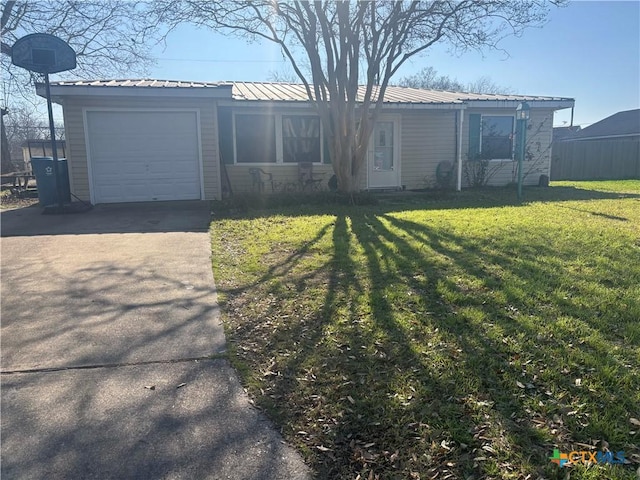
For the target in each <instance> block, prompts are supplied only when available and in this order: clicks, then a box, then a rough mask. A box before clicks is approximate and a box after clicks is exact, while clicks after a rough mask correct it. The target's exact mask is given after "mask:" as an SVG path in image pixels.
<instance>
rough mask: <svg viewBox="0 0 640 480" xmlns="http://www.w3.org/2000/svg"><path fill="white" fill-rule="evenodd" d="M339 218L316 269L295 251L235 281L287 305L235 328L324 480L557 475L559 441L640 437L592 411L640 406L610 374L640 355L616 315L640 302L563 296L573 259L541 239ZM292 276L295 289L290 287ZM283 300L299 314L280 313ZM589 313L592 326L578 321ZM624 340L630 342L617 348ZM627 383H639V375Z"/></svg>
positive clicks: (260, 381) (389, 219) (262, 387)
mask: <svg viewBox="0 0 640 480" xmlns="http://www.w3.org/2000/svg"><path fill="white" fill-rule="evenodd" d="M332 227H333V228H332V229H331V228H328V226H327V225H324V226H323V227H322V228H320V229H319V231H318V234H317V235H316V236H315V237H314V239H313V240H312V242H311V243H317V242H319V241H320V240H321V239H322V238H323V237H325V236H326V235H331V239H332V242H331V245H332V251H331V252H330V255H329V257H330V259H329V261H328V262H326V263H324V264H323V265H322V266H321V267H320V268H316V269H315V270H313V271H311V272H310V271H305V268H304V264H303V263H300V258H301V257H300V256H299V255H298V256H296V255H292V256H289V257H288V258H285V259H284V260H283V261H281V262H280V263H279V264H278V266H277V268H274V267H271V268H270V269H269V273H268V275H267V276H265V277H263V278H262V279H261V280H260V281H258V282H256V283H252V284H251V285H245V286H241V287H240V288H237V289H235V290H234V293H235V294H238V293H241V292H242V290H243V289H244V288H246V289H250V288H251V289H254V288H258V289H260V292H261V294H266V295H267V296H272V297H273V298H274V299H275V300H274V301H272V302H270V303H268V304H266V305H265V304H264V303H261V304H259V305H257V307H256V310H255V312H256V313H258V312H259V314H258V315H257V316H256V317H255V318H253V319H252V320H249V321H246V322H244V323H242V329H241V330H239V331H237V332H236V333H233V334H232V335H231V336H232V338H233V339H234V341H235V342H237V343H238V345H241V344H242V342H243V341H244V340H246V339H251V340H250V342H252V343H253V345H250V347H251V348H254V349H255V350H254V352H253V353H251V354H249V355H247V356H245V360H246V361H248V362H249V363H253V365H251V366H252V367H254V371H255V369H256V368H255V367H256V366H257V367H258V369H259V372H258V374H257V375H256V376H254V379H253V381H254V384H253V387H254V390H253V391H254V393H257V396H258V403H259V404H260V405H261V406H263V407H265V408H266V409H267V410H268V411H269V412H270V413H271V415H272V416H274V417H275V418H276V420H277V421H278V423H279V424H281V425H283V428H284V429H285V434H287V435H288V436H289V438H291V439H293V440H294V442H296V443H297V445H298V446H299V447H301V448H302V449H303V450H305V451H306V453H307V458H309V459H312V463H313V467H314V468H315V469H316V471H317V473H318V475H319V477H320V478H350V477H354V476H356V475H358V474H361V475H366V474H368V472H370V471H373V472H374V473H375V474H381V475H382V477H389V478H395V477H397V478H406V477H407V476H409V475H411V472H416V473H419V474H420V475H426V476H427V477H428V476H431V475H435V474H436V473H439V474H440V475H448V474H450V475H453V476H454V477H456V478H465V477H467V476H468V475H471V474H473V475H480V476H485V475H489V476H491V475H495V476H499V475H500V471H503V472H505V474H506V473H507V472H510V473H511V474H512V475H516V476H525V475H527V474H533V473H536V474H543V475H546V476H549V475H552V474H553V472H554V470H552V467H553V466H552V465H551V466H550V463H549V461H548V458H547V457H548V456H549V455H550V454H551V451H552V450H553V448H554V446H556V447H557V446H569V445H572V444H574V443H575V442H588V441H590V440H591V439H593V438H605V439H608V440H609V442H610V443H611V444H614V442H615V444H616V445H617V446H620V445H622V447H624V448H626V447H627V446H631V445H632V442H631V440H632V438H630V437H629V436H628V435H626V433H620V432H621V431H622V430H623V429H620V428H618V427H620V426H621V425H622V426H623V427H624V425H623V424H624V422H625V419H624V418H621V419H620V422H618V425H615V426H614V427H612V428H606V426H604V425H603V420H600V421H599V422H598V421H597V420H595V421H593V420H591V419H590V418H589V416H590V415H593V411H594V410H598V409H602V410H603V411H606V410H607V409H615V410H616V411H619V412H628V411H632V410H633V408H634V405H636V403H637V401H638V399H637V398H632V396H630V397H629V398H620V397H619V396H618V395H617V392H616V391H610V392H607V391H603V390H602V389H601V388H600V387H598V386H597V382H602V383H603V384H604V385H605V386H606V385H612V383H611V382H613V384H615V379H614V378H613V377H615V374H616V372H618V373H619V372H624V371H625V369H626V368H627V367H626V366H625V365H629V364H630V365H633V364H634V362H635V361H636V358H635V356H634V353H633V348H635V347H637V346H638V345H637V343H635V344H629V343H625V340H624V334H622V333H621V331H620V330H617V331H616V329H611V328H610V326H611V323H610V321H611V320H612V319H617V322H618V323H619V325H620V326H621V327H622V328H624V327H625V325H626V324H627V323H629V322H631V321H632V319H631V318H630V317H629V313H628V311H632V312H633V311H638V309H639V308H640V306H639V305H637V304H635V305H629V304H627V305H624V306H623V305H618V306H617V307H616V306H615V305H607V309H608V310H607V311H606V312H601V314H602V315H605V318H604V319H598V318H597V315H596V316H594V312H593V311H592V310H591V309H590V308H591V307H590V306H588V305H583V304H581V303H580V302H579V301H578V300H576V301H573V300H572V299H571V298H566V299H565V298H561V297H559V295H562V292H561V290H562V288H561V287H563V285H564V284H563V282H564V280H563V278H562V270H560V267H561V265H562V262H563V261H565V260H566V258H558V256H557V254H556V253H557V252H554V251H553V250H552V249H551V247H549V246H548V245H547V244H545V239H544V238H543V237H540V238H534V239H532V240H531V242H530V243H529V245H527V248H518V246H517V245H515V244H509V243H508V242H507V245H506V246H503V247H500V248H495V246H493V245H491V244H490V243H482V242H481V243H478V242H473V241H470V240H469V239H468V238H466V237H463V236H460V235H456V234H453V233H451V232H447V231H444V230H442V229H435V228H432V227H429V226H427V225H424V224H421V223H417V222H413V221H409V220H407V219H404V218H402V217H401V216H394V215H389V214H383V215H380V214H378V213H377V212H371V211H357V212H354V211H351V212H350V213H349V214H348V215H343V214H338V215H337V216H336V217H335V221H334V223H333V225H332ZM309 247H310V243H307V244H305V245H304V246H303V247H302V248H303V249H304V250H305V251H307V252H308V251H309ZM520 247H522V246H520ZM579 248H580V246H579V245H577V246H576V250H575V251H573V252H569V253H568V255H578V253H579ZM516 249H517V250H516ZM540 257H545V258H549V259H551V260H552V261H549V262H547V263H544V262H540V261H538V259H539V258H540ZM358 258H364V259H365V262H364V263H361V262H358V261H357V260H356V259H358ZM285 277H286V278H285ZM506 280H508V281H509V282H511V283H510V284H509V285H504V282H505V281H506ZM586 280H587V282H588V283H587V284H588V285H590V284H592V283H598V282H600V281H602V280H603V279H600V278H587V279H586ZM291 282H293V283H294V284H295V285H296V288H295V289H291V291H286V289H285V290H283V288H282V285H283V284H286V283H291ZM540 282H542V283H540ZM543 284H544V285H546V287H543V286H542V285H543ZM577 288H578V289H584V288H586V287H577ZM496 292H498V293H497V294H496ZM530 292H535V295H534V296H535V297H536V298H529V297H530ZM576 293H584V292H576ZM305 295H306V296H307V297H308V298H300V297H301V296H302V297H305ZM579 297H580V295H577V294H576V295H575V298H576V299H577V298H579ZM627 300H629V299H627ZM629 301H632V300H629ZM544 302H547V303H548V305H546V304H544ZM283 307H285V308H283ZM547 308H550V309H553V312H552V313H551V314H547V313H546V309H547ZM627 309H629V310H627ZM282 310H285V311H287V312H288V313H290V312H294V315H292V316H289V317H288V318H284V319H283V318H280V317H279V315H280V314H281V311H282ZM559 317H571V318H572V319H574V320H575V322H574V323H571V322H563V321H560V320H559ZM265 319H266V320H267V322H265ZM580 322H582V323H583V325H582V327H581V328H583V329H584V331H582V332H580V331H579V332H575V331H573V328H576V327H575V325H578V327H580V325H579V323H580ZM265 323H268V324H269V325H268V327H265ZM252 337H253V338H252ZM256 337H260V338H258V339H256ZM594 338H595V340H594ZM612 345H619V346H621V347H623V348H622V350H621V351H617V352H615V354H612V353H613V352H611V351H608V347H610V346H612ZM625 346H627V347H628V346H631V347H632V349H631V350H632V351H631V352H627V353H625V351H624V347H625ZM579 363H581V364H582V365H579ZM599 367H603V368H602V370H600V371H598V368H599ZM561 369H563V370H566V373H563V376H558V375H557V372H558V370H561ZM591 369H593V370H591ZM607 377H612V378H607ZM577 378H584V379H585V383H589V382H590V381H591V380H593V385H595V388H594V389H593V390H591V389H590V388H589V386H588V385H585V386H581V385H579V384H578V383H576V381H575V380H576V379H577ZM624 381H626V382H634V383H635V384H638V378H637V372H636V374H633V373H628V374H627V376H626V378H625V379H624ZM258 392H259V393H258ZM580 404H584V405H586V408H583V409H582V410H581V407H579V405H580ZM584 405H583V407H584Z"/></svg>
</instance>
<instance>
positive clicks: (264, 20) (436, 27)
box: [155, 0, 550, 192]
mask: <svg viewBox="0 0 640 480" xmlns="http://www.w3.org/2000/svg"><path fill="white" fill-rule="evenodd" d="M155 6H156V13H157V14H158V16H159V18H160V20H161V21H164V22H166V23H168V24H169V25H171V26H175V25H177V24H179V23H182V22H187V23H193V24H196V25H199V26H205V27H209V28H212V29H216V30H226V31H230V32H232V33H236V34H238V35H240V36H243V37H250V38H256V39H266V40H269V41H272V42H275V43H276V44H278V45H279V46H280V48H281V49H282V52H283V54H284V56H285V57H286V58H287V59H288V60H289V62H290V64H291V66H292V68H293V70H294V71H295V73H296V75H297V76H298V77H299V79H300V80H301V81H302V83H303V84H304V87H305V89H306V92H307V95H308V97H309V99H310V101H311V103H312V104H313V105H314V107H315V108H316V110H317V112H318V114H319V116H320V118H321V121H322V124H323V127H324V131H325V133H326V135H327V137H328V143H329V151H330V156H331V162H332V165H333V169H334V171H335V173H336V176H337V179H338V188H339V189H340V190H341V191H343V192H353V191H355V190H357V189H358V186H359V180H360V172H361V170H362V167H363V165H364V163H365V158H366V153H367V145H368V141H369V137H370V135H371V132H372V130H373V126H374V124H375V122H376V119H377V118H378V116H379V114H380V111H381V107H382V103H383V99H384V95H385V91H386V89H387V87H388V85H389V81H390V80H391V78H392V76H393V75H394V74H395V73H396V72H397V70H398V68H399V67H400V66H401V65H402V64H403V63H404V62H406V61H407V60H408V59H409V58H412V57H413V56H415V55H417V54H419V53H421V52H424V51H425V50H427V49H428V48H429V47H431V46H432V45H434V44H436V43H437V42H441V41H446V42H449V43H450V44H452V45H453V46H455V47H458V48H483V47H493V46H495V45H496V42H498V41H499V40H500V39H501V38H502V37H503V36H505V35H510V34H520V33H521V32H522V31H523V29H524V28H525V27H527V26H530V25H539V24H541V23H542V22H543V20H544V19H545V18H546V15H547V14H548V9H549V8H550V4H549V3H547V2H544V1H542V0H524V1H518V2H513V1H512V0H459V1H450V0H442V1H439V0H438V1H425V2H388V1H384V2H383V1H380V2H377V1H369V2H346V1H338V2H335V1H315V2H304V1H287V2H275V1H271V0H256V1H229V0H225V1H210V2H202V1H197V0H183V1H173V0H158V1H157V2H155ZM302 62H304V63H302ZM304 64H308V67H309V68H308V69H306V68H303V66H302V65H304ZM360 82H362V85H359V84H360Z"/></svg>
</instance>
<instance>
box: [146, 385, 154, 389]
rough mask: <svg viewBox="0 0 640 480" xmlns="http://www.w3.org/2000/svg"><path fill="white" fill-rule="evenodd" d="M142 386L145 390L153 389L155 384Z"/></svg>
mask: <svg viewBox="0 0 640 480" xmlns="http://www.w3.org/2000/svg"><path fill="white" fill-rule="evenodd" d="M144 388H146V389H147V390H155V389H156V386H155V385H145V386H144Z"/></svg>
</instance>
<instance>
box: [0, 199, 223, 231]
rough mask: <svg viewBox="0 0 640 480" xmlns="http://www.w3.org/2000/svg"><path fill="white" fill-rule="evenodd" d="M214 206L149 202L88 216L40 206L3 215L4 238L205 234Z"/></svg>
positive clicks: (95, 210)
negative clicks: (48, 210) (50, 212)
mask: <svg viewBox="0 0 640 480" xmlns="http://www.w3.org/2000/svg"><path fill="white" fill-rule="evenodd" d="M210 206H211V205H210V202H206V201H180V202H149V203H117V204H108V205H96V206H95V207H93V209H91V210H89V211H87V212H85V213H72V214H64V215H43V214H42V208H40V207H39V206H32V207H24V208H16V209H11V210H1V211H0V222H1V226H0V233H1V235H2V236H3V237H17V236H34V235H80V234H89V233H147V232H204V231H207V230H208V228H209V219H210V213H209V212H210Z"/></svg>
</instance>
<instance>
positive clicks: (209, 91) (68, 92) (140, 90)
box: [36, 84, 233, 98]
mask: <svg viewBox="0 0 640 480" xmlns="http://www.w3.org/2000/svg"><path fill="white" fill-rule="evenodd" d="M232 89H233V87H232V86H231V85H217V86H207V87H204V86H203V87H135V86H131V87H122V86H114V87H109V86H89V85H87V86H85V85H51V97H56V98H60V97H72V96H73V97H180V98H189V97H190V98H231V92H232ZM36 94H38V95H39V96H41V97H45V96H46V93H45V87H44V85H43V84H36Z"/></svg>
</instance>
